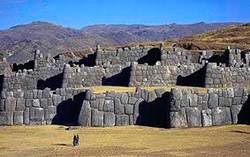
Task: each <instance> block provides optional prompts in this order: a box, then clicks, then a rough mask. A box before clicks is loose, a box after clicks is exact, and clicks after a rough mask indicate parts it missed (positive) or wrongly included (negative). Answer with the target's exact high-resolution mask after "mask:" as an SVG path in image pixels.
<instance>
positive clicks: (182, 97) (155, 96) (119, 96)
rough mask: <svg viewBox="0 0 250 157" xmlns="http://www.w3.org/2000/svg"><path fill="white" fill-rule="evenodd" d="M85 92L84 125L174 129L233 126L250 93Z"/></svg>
mask: <svg viewBox="0 0 250 157" xmlns="http://www.w3.org/2000/svg"><path fill="white" fill-rule="evenodd" d="M87 93H88V94H86V99H85V100H84V101H83V106H82V109H81V112H80V115H79V124H80V125H83V126H120V125H133V124H138V125H148V126H164V127H173V128H176V127H205V126H215V125H227V124H236V123H238V122H239V121H240V119H239V117H242V115H240V112H242V108H243V107H242V106H248V108H249V105H250V104H249V102H247V101H248V94H249V91H247V90H245V89H241V88H237V89H236V88H235V89H234V88H226V89H208V90H207V89H191V88H187V89H184V88H172V89H171V91H170V92H169V91H165V90H163V89H158V90H154V91H146V90H141V89H139V90H137V92H135V93H105V94H93V93H91V92H90V91H88V92H87ZM244 116H246V115H243V117H244Z"/></svg>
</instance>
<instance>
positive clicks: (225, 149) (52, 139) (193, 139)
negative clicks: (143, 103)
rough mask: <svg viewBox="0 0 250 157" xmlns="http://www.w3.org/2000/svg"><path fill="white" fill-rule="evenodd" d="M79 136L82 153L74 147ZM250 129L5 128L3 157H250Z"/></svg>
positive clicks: (0, 143)
mask: <svg viewBox="0 0 250 157" xmlns="http://www.w3.org/2000/svg"><path fill="white" fill-rule="evenodd" d="M74 134H79V135H80V139H81V145H80V147H72V136H73V135H74ZM249 148H250V126H244V125H233V126H222V127H210V128H193V129H161V128H150V127H140V126H130V127H114V128H77V129H76V130H69V131H67V130H65V127H63V126H13V127H1V128H0V157H2V156H3V157H6V156H8V157H17V156H18V157H19V156H25V157H31V156H41V157H46V156H126V157H129V156H159V157H160V156H204V155H206V156H236V155H237V156H248V155H249V153H250V149H249Z"/></svg>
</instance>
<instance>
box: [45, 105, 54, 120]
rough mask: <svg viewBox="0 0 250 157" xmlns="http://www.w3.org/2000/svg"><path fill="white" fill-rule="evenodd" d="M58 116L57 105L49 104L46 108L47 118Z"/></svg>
mask: <svg viewBox="0 0 250 157" xmlns="http://www.w3.org/2000/svg"><path fill="white" fill-rule="evenodd" d="M55 116H56V106H48V107H47V108H46V109H45V120H52V119H53V118H54V117H55Z"/></svg>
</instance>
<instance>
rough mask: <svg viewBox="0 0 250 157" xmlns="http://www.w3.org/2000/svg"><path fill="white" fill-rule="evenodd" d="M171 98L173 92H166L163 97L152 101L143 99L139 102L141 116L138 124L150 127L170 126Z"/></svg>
mask: <svg viewBox="0 0 250 157" xmlns="http://www.w3.org/2000/svg"><path fill="white" fill-rule="evenodd" d="M170 98H171V94H170V93H169V92H166V93H164V94H163V95H162V97H161V98H156V99H155V100H154V101H152V102H146V101H143V102H141V103H140V104H139V116H138V118H137V119H136V124H137V125H143V126H150V127H162V128H169V127H170V104H169V102H170Z"/></svg>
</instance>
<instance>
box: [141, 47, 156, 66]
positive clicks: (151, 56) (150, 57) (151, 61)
mask: <svg viewBox="0 0 250 157" xmlns="http://www.w3.org/2000/svg"><path fill="white" fill-rule="evenodd" d="M157 61H161V50H160V49H159V48H153V49H151V50H149V51H148V54H147V55H146V56H144V57H142V58H140V59H139V60H138V64H145V63H148V65H155V63H156V62H157Z"/></svg>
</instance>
